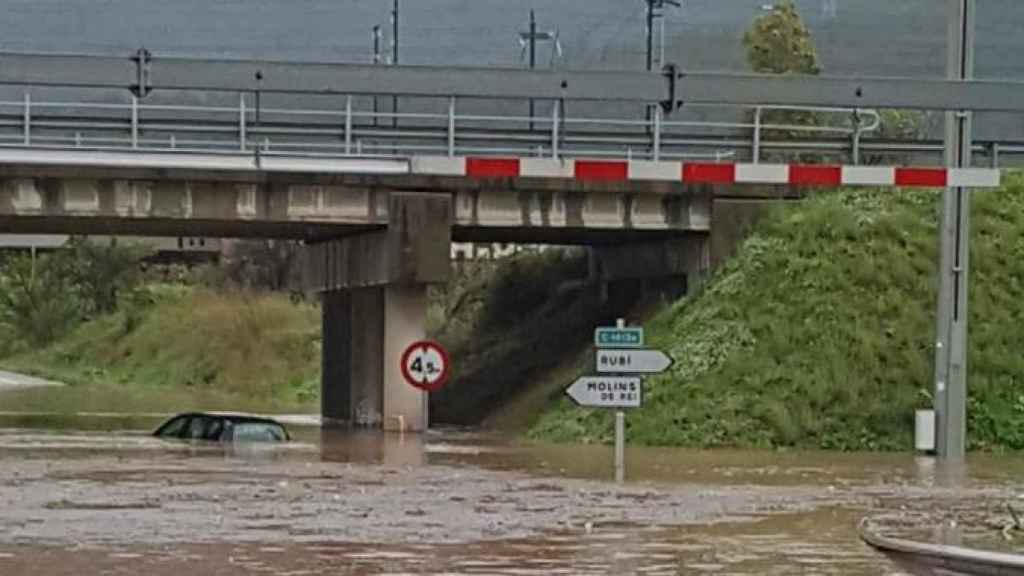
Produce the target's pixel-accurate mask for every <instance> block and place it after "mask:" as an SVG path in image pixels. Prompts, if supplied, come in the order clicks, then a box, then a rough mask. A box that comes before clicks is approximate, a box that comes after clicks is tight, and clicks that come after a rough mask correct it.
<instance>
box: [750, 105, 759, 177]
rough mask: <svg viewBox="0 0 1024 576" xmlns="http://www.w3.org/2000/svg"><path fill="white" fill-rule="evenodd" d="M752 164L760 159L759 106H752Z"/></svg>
mask: <svg viewBox="0 0 1024 576" xmlns="http://www.w3.org/2000/svg"><path fill="white" fill-rule="evenodd" d="M752 156H753V157H754V164H757V163H758V162H760V161H761V107H760V106H758V107H757V108H754V151H753V154H752Z"/></svg>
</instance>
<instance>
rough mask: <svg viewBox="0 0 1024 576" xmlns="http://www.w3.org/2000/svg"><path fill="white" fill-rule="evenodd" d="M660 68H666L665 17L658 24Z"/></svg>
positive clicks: (662, 16)
mask: <svg viewBox="0 0 1024 576" xmlns="http://www.w3.org/2000/svg"><path fill="white" fill-rule="evenodd" d="M658 35H659V37H658V45H659V48H658V66H665V15H664V14H662V15H661V18H660V21H659V22H658Z"/></svg>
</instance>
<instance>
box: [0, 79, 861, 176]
mask: <svg viewBox="0 0 1024 576" xmlns="http://www.w3.org/2000/svg"><path fill="white" fill-rule="evenodd" d="M252 100H254V99H253V98H252V97H251V95H247V94H245V93H242V94H240V95H239V97H238V104H237V105H236V106H201V105H191V104H176V103H175V104H151V103H143V101H141V100H140V99H139V98H138V97H135V96H132V97H131V100H130V101H129V102H128V103H103V102H85V101H73V100H63V101H56V100H38V99H33V98H32V97H31V95H30V94H29V93H28V92H26V93H25V94H24V96H23V99H21V100H20V101H11V100H8V101H0V145H2V146H15V147H28V148H62V149H64V148H72V149H88V150H116V151H130V150H140V151H150V152H152V151H168V150H174V151H178V152H181V151H194V152H228V151H230V152H239V151H241V152H252V153H254V154H260V153H262V154H280V155H303V156H328V157H333V156H339V157H349V156H360V157H407V156H412V155H439V156H468V155H484V156H487V155H514V156H537V157H552V158H560V157H567V158H573V157H597V158H600V157H617V158H630V159H646V160H682V159H713V160H716V161H722V160H726V159H739V158H743V159H753V160H754V161H758V160H760V159H761V158H762V157H763V154H764V153H765V151H768V150H775V151H780V152H788V151H794V150H807V149H810V150H816V151H820V152H823V153H827V154H836V155H848V156H849V157H850V158H851V159H852V161H853V162H854V163H857V162H859V158H860V156H861V152H862V150H863V149H864V145H863V141H862V140H863V137H864V136H865V135H868V134H871V133H873V132H875V131H877V130H878V128H879V126H880V118H879V115H878V114H877V113H876V112H874V111H872V110H855V109H844V108H818V107H795V106H793V107H784V106H770V107H765V106H758V107H752V108H747V107H730V109H731V110H733V111H734V112H733V113H732V116H733V117H736V118H740V120H736V121H698V120H668V119H666V118H665V116H664V113H663V112H662V109H661V108H660V107H658V106H651V107H650V110H651V114H650V115H649V116H650V119H649V120H645V119H636V118H627V117H575V116H565V115H564V114H563V112H562V110H563V103H561V102H557V101H556V102H553V103H552V104H553V105H552V106H551V113H550V115H545V116H543V117H541V116H536V117H529V116H518V115H506V114H471V113H468V112H460V111H459V110H458V101H457V99H456V98H454V97H452V98H448V100H447V106H446V109H445V110H444V111H443V112H381V111H373V110H363V109H358V108H357V107H356V99H355V97H353V96H347V97H343V98H341V101H342V102H343V105H342V106H340V107H339V108H337V109H326V108H304V107H295V108H290V107H261V106H260V104H259V99H258V98H257V99H255V103H254V102H252ZM777 111H790V112H812V113H815V114H818V115H820V116H822V117H824V118H827V121H826V122H824V123H821V124H817V125H813V126H809V125H799V124H780V123H769V122H765V121H763V119H764V116H765V114H766V113H768V112H777ZM773 132H784V133H785V134H786V135H787V138H786V139H785V140H772V139H767V138H765V135H766V134H771V133H773Z"/></svg>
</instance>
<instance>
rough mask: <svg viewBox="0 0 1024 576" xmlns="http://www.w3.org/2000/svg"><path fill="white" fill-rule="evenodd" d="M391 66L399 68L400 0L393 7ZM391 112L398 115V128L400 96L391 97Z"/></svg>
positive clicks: (396, 121)
mask: <svg viewBox="0 0 1024 576" xmlns="http://www.w3.org/2000/svg"><path fill="white" fill-rule="evenodd" d="M391 64H392V65H394V66H398V0H394V3H393V4H392V7H391ZM391 111H392V112H393V113H394V114H396V116H392V118H391V121H392V126H394V127H395V128H397V127H398V116H397V114H398V96H392V97H391Z"/></svg>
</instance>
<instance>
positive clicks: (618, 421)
mask: <svg viewBox="0 0 1024 576" xmlns="http://www.w3.org/2000/svg"><path fill="white" fill-rule="evenodd" d="M625 479H626V413H625V412H623V411H622V410H617V411H616V412H615V481H616V482H618V483H619V484H622V482H623V481H625Z"/></svg>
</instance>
